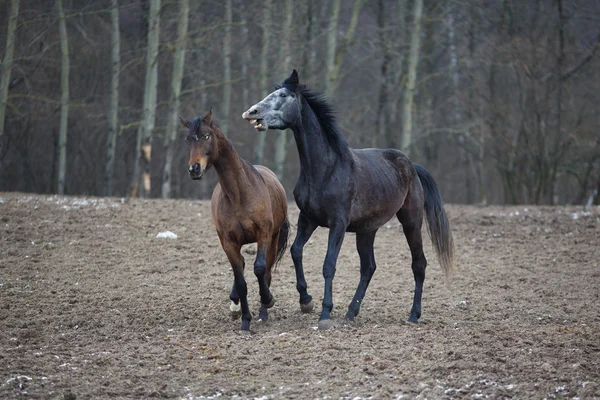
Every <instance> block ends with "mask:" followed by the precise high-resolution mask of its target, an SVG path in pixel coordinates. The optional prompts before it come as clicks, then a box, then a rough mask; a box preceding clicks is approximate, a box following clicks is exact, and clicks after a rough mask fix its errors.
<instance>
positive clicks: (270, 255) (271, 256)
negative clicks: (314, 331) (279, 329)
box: [258, 232, 279, 321]
mask: <svg viewBox="0 0 600 400" xmlns="http://www.w3.org/2000/svg"><path fill="white" fill-rule="evenodd" d="M278 242H279V232H277V235H275V237H273V240H271V245H270V246H269V250H267V256H266V262H267V270H266V272H265V282H266V283H267V287H268V288H269V290H270V288H271V278H272V274H271V272H272V269H273V266H274V265H275V260H276V259H277V243H278ZM273 305H275V298H274V297H273V294H272V293H271V301H270V302H269V303H268V304H265V303H263V302H262V299H261V306H260V311H259V312H258V318H259V320H262V321H267V320H268V319H269V312H268V311H267V310H268V309H269V308H271V307H273Z"/></svg>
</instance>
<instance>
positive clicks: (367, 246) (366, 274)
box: [346, 231, 377, 321]
mask: <svg viewBox="0 0 600 400" xmlns="http://www.w3.org/2000/svg"><path fill="white" fill-rule="evenodd" d="M376 233H377V231H373V232H367V233H357V234H356V250H358V255H359V256H360V282H359V283H358V287H357V288H356V293H355V294H354V298H353V299H352V302H351V303H350V305H349V306H348V312H347V313H346V319H347V320H348V321H354V317H356V316H357V315H358V312H359V311H360V305H361V303H362V301H363V299H364V297H365V293H366V292H367V288H368V287H369V282H371V278H372V277H373V274H374V273H375V269H377V266H376V265H375V252H374V251H373V242H374V241H375V234H376Z"/></svg>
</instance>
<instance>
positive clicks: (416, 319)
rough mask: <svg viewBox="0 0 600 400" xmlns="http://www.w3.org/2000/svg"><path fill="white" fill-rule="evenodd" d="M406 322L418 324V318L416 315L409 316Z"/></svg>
mask: <svg viewBox="0 0 600 400" xmlns="http://www.w3.org/2000/svg"><path fill="white" fill-rule="evenodd" d="M406 322H407V323H409V324H418V323H419V319H418V318H417V317H412V316H411V317H409V318H408V320H406Z"/></svg>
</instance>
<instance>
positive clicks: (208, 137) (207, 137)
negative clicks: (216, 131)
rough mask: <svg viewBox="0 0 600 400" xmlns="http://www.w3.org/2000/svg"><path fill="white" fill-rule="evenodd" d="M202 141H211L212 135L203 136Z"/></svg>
mask: <svg viewBox="0 0 600 400" xmlns="http://www.w3.org/2000/svg"><path fill="white" fill-rule="evenodd" d="M202 139H204V140H208V139H210V135H204V136H202Z"/></svg>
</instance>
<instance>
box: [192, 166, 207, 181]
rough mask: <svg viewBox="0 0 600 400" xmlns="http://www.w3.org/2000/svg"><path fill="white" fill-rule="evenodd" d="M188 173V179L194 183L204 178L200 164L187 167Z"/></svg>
mask: <svg viewBox="0 0 600 400" xmlns="http://www.w3.org/2000/svg"><path fill="white" fill-rule="evenodd" d="M188 171H189V173H190V178H192V179H193V180H195V181H196V180H199V179H202V177H203V176H204V171H206V170H205V169H204V168H202V166H201V165H200V163H194V164H192V165H190V166H189V168H188Z"/></svg>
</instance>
